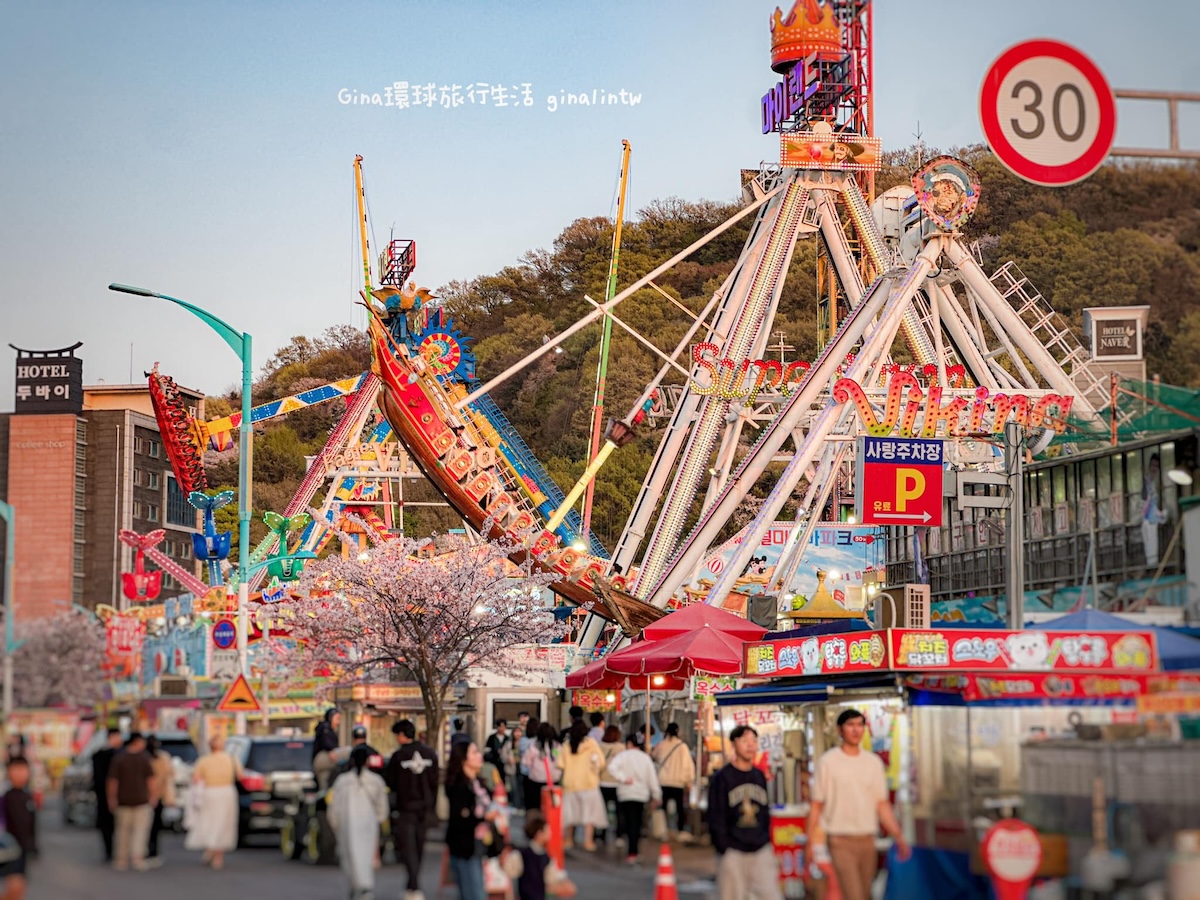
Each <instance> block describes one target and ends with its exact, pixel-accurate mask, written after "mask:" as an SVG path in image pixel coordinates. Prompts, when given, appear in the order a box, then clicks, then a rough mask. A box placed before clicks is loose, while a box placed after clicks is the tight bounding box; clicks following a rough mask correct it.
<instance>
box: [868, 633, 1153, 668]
mask: <svg viewBox="0 0 1200 900" xmlns="http://www.w3.org/2000/svg"><path fill="white" fill-rule="evenodd" d="M888 639H889V642H890V647H891V653H892V666H893V668H895V669H897V670H909V671H914V670H915V671H923V670H924V671H928V670H938V669H940V670H946V669H950V670H959V671H981V670H991V669H1000V670H1009V671H1016V672H1048V671H1053V672H1153V671H1157V669H1158V652H1157V644H1156V643H1155V639H1154V634H1153V632H1149V631H1130V632H1125V633H1121V632H1111V631H1105V632H1095V633H1086V632H1078V631H1036V630H1031V631H999V630H994V631H987V630H980V631H975V630H968V629H958V628H955V629H951V630H948V631H938V630H936V629H928V630H919V629H905V628H895V629H890V630H889V633H888Z"/></svg>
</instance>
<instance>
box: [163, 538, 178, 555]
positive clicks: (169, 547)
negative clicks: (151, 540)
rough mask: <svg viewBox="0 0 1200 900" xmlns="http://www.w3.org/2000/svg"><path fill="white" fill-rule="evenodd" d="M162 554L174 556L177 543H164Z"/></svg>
mask: <svg viewBox="0 0 1200 900" xmlns="http://www.w3.org/2000/svg"><path fill="white" fill-rule="evenodd" d="M162 552H163V553H165V554H167V556H174V555H175V542H174V541H163V545H162Z"/></svg>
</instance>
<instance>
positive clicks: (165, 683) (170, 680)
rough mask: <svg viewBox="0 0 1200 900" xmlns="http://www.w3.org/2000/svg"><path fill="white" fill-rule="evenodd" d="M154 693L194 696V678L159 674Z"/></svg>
mask: <svg viewBox="0 0 1200 900" xmlns="http://www.w3.org/2000/svg"><path fill="white" fill-rule="evenodd" d="M154 693H155V694H156V695H158V696H159V697H194V696H196V690H195V686H194V685H193V684H192V679H190V678H188V677H187V676H181V675H159V676H158V678H156V679H155V680H154Z"/></svg>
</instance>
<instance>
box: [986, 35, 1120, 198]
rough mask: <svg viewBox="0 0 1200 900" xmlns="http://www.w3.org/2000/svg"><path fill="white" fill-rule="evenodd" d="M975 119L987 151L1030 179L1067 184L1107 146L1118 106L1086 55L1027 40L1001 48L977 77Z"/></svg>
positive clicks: (1090, 168) (1089, 169)
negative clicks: (980, 82)
mask: <svg viewBox="0 0 1200 900" xmlns="http://www.w3.org/2000/svg"><path fill="white" fill-rule="evenodd" d="M979 118H980V121H981V122H982V124H983V134H984V137H985V138H987V142H988V144H989V145H990V146H991V148H992V152H993V153H995V154H996V156H997V157H998V158H999V160H1000V161H1001V162H1002V163H1004V165H1006V166H1007V167H1008V168H1009V169H1010V170H1011V171H1012V172H1013V173H1014V174H1016V175H1019V176H1020V177H1021V178H1024V179H1025V180H1026V181H1032V182H1033V183H1034V184H1043V185H1049V186H1057V185H1064V184H1072V183H1074V182H1076V181H1080V180H1082V179H1084V178H1087V177H1088V176H1089V175H1091V174H1092V173H1093V172H1094V171H1096V169H1097V168H1099V166H1100V164H1101V163H1102V162H1104V158H1105V157H1106V156H1108V151H1109V150H1111V149H1112V143H1113V137H1114V135H1115V134H1116V130H1117V105H1116V101H1115V100H1114V99H1113V93H1112V89H1111V88H1110V87H1109V86H1108V82H1107V81H1105V79H1104V75H1102V74H1101V72H1100V70H1099V69H1098V68H1097V67H1096V64H1095V63H1093V62H1092V61H1091V60H1090V59H1088V58H1087V57H1086V56H1084V55H1083V54H1082V53H1080V52H1079V51H1078V50H1076V49H1075V48H1074V47H1069V46H1067V45H1066V44H1063V43H1060V42H1059V41H1052V40H1035V41H1026V42H1024V43H1022V44H1017V45H1016V46H1015V47H1010V48H1009V49H1008V50H1005V51H1004V52H1003V53H1002V54H1000V58H999V59H997V60H996V61H995V62H994V63H992V66H991V68H990V69H988V73H987V75H986V76H985V77H984V79H983V88H982V90H981V91H980V94H979Z"/></svg>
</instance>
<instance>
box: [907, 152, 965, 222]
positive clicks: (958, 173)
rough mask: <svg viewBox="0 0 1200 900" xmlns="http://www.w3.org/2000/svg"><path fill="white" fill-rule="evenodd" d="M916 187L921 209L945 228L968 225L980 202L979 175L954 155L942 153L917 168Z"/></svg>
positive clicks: (914, 179)
mask: <svg viewBox="0 0 1200 900" xmlns="http://www.w3.org/2000/svg"><path fill="white" fill-rule="evenodd" d="M912 186H913V190H914V191H916V194H917V203H918V204H919V205H920V207H921V210H922V211H923V212H924V213H925V215H926V216H928V217H929V218H930V219H932V220H933V221H934V222H936V223H937V224H938V225H939V226H940V227H941V228H943V229H944V230H946V231H957V230H958V229H959V228H961V227H962V226H963V225H965V224H967V222H968V220H970V218H971V216H972V215H973V214H974V212H975V207H976V206H977V205H978V204H979V192H980V182H979V174H978V173H977V172H976V171H975V170H974V169H973V168H971V167H970V166H969V165H967V164H966V163H965V162H963V161H962V160H961V159H956V158H955V157H953V156H939V157H937V158H935V159H932V160H930V161H929V162H927V163H926V164H925V165H924V166H922V167H921V168H920V169H918V170H917V172H916V173H915V174H914V175H913V177H912Z"/></svg>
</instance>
